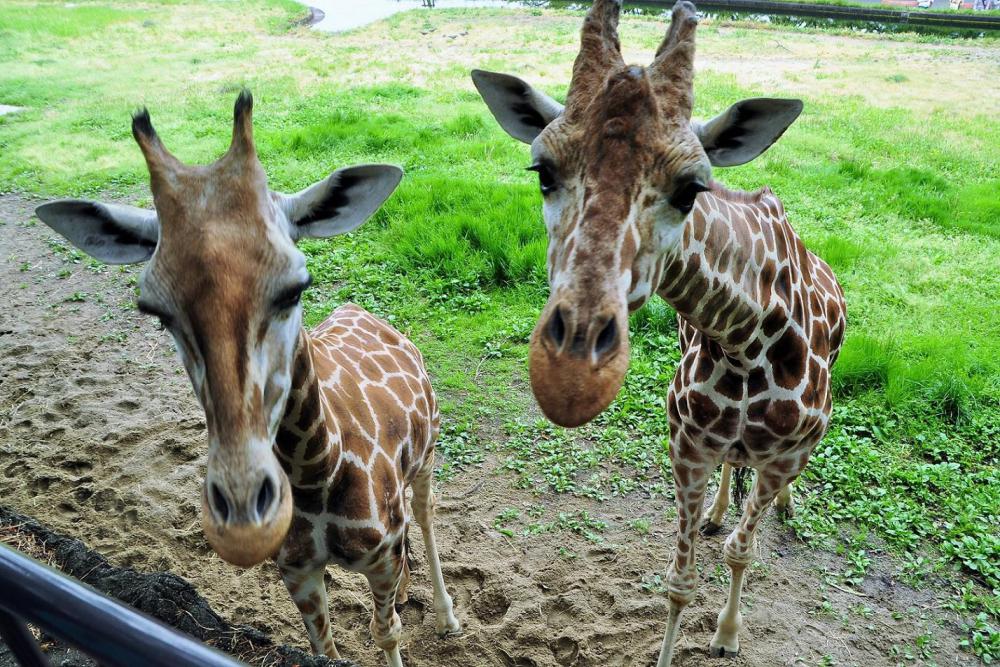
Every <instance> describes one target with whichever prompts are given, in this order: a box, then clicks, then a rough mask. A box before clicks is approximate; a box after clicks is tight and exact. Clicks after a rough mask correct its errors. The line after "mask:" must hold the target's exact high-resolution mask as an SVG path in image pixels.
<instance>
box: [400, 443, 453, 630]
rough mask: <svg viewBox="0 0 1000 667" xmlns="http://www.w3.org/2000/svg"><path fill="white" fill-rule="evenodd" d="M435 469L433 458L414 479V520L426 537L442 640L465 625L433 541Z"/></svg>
mask: <svg viewBox="0 0 1000 667" xmlns="http://www.w3.org/2000/svg"><path fill="white" fill-rule="evenodd" d="M433 469H434V458H433V456H432V457H431V458H430V461H428V463H426V464H425V465H424V467H423V469H422V470H421V471H420V473H419V474H418V475H417V477H416V479H414V480H413V502H412V503H411V504H410V507H411V508H412V509H413V518H414V519H416V521H417V523H418V524H420V530H421V532H423V534H424V547H425V548H426V550H427V562H428V563H429V564H430V568H431V585H432V586H433V588H434V618H435V621H436V625H437V633H438V636H440V637H445V636H447V635H449V634H453V633H456V632H461V630H462V624H461V623H459V622H458V619H457V618H455V609H454V604H453V603H452V600H451V596H450V595H448V589H446V588H445V585H444V575H443V574H441V561H440V559H439V558H438V551H437V541H436V540H435V539H434V489H433V486H432V484H431V474H432V473H433Z"/></svg>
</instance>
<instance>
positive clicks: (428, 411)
mask: <svg viewBox="0 0 1000 667" xmlns="http://www.w3.org/2000/svg"><path fill="white" fill-rule="evenodd" d="M293 387H294V388H293V390H292V392H291V394H290V396H289V400H288V404H287V407H286V410H285V414H284V417H283V419H282V423H281V426H280V428H279V430H278V436H277V439H276V442H275V449H276V452H277V455H278V459H279V461H281V463H282V465H283V467H284V469H285V472H286V473H287V474H288V476H289V480H290V481H291V484H292V488H293V492H292V496H293V508H292V511H293V516H292V522H291V526H290V528H289V531H288V535H287V537H286V538H285V542H284V543H283V544H282V546H281V550H280V551H279V553H278V555H277V563H278V568H279V569H280V571H281V574H282V578H283V579H284V581H285V584H286V586H287V587H288V590H289V593H290V594H291V595H292V599H293V601H294V602H295V603H296V605H297V606H298V608H299V611H300V612H301V613H302V617H303V620H304V621H305V624H306V629H307V632H308V634H309V639H310V642H311V644H312V646H313V649H314V650H315V651H316V652H317V653H322V654H325V655H329V656H336V655H337V650H336V646H335V645H334V643H333V636H332V632H331V626H330V623H329V615H328V611H327V602H326V590H325V587H324V585H323V576H322V575H323V571H324V570H325V567H326V565H327V564H328V563H336V564H337V565H340V566H341V567H343V568H345V569H347V570H350V571H353V572H360V573H362V574H364V575H365V576H366V577H367V578H368V580H369V583H370V584H371V588H372V595H373V597H374V600H375V606H376V609H375V615H374V618H373V620H372V628H371V629H372V635H373V637H374V638H375V642H376V644H378V645H379V646H380V647H381V648H384V649H385V650H386V652H387V654H388V655H389V663H390V665H393V664H397V663H399V656H398V649H397V648H396V647H397V645H398V641H399V634H400V631H401V626H400V621H399V616H398V615H397V613H396V611H395V604H396V603H397V602H400V603H401V602H404V601H405V595H406V590H405V589H406V585H407V583H408V579H409V569H408V565H407V554H406V548H407V547H406V544H407V539H406V538H407V530H408V523H409V522H408V517H407V512H406V508H405V498H406V489H407V487H410V486H412V487H413V489H414V501H413V504H414V507H413V514H414V516H415V517H416V518H417V521H418V523H420V525H421V528H422V529H423V531H424V537H425V543H426V544H427V550H428V560H430V561H431V562H430V565H431V575H432V577H433V579H432V583H433V584H434V607H435V611H436V612H437V613H438V619H439V623H438V631H439V633H440V634H447V633H450V632H456V631H458V629H459V624H458V621H457V620H456V619H455V616H454V612H453V610H452V602H451V598H450V597H449V596H448V594H447V591H445V590H444V585H443V578H442V575H441V566H440V563H439V561H438V557H437V553H436V545H433V544H432V543H433V542H434V538H433V533H432V532H431V531H432V527H431V525H430V522H431V520H432V516H433V498H432V496H431V495H430V483H431V476H432V474H433V469H434V443H435V441H436V439H437V436H438V430H439V424H440V415H439V412H438V407H437V401H436V399H435V396H434V391H433V389H432V388H431V383H430V378H429V377H428V376H427V371H426V370H425V368H424V363H423V358H422V356H421V354H420V351H419V350H417V348H416V347H415V346H414V345H413V343H411V342H410V341H409V340H407V338H406V337H405V336H403V335H402V334H401V333H400V332H398V331H397V330H396V329H395V328H393V327H392V326H390V325H389V324H387V323H385V322H383V321H382V320H380V319H378V318H376V317H374V316H373V315H371V314H370V313H368V312H367V311H365V310H364V309H362V308H360V307H359V306H356V305H354V304H347V305H344V306H341V307H340V308H338V309H337V310H336V311H334V312H333V313H332V314H331V315H330V316H329V317H328V318H327V319H326V320H324V321H323V322H322V323H320V324H319V325H318V326H317V327H316V328H315V329H313V330H312V331H311V332H306V331H305V330H303V331H302V332H301V335H300V337H299V344H298V347H297V349H296V354H295V360H294V362H293ZM400 664H401V663H400Z"/></svg>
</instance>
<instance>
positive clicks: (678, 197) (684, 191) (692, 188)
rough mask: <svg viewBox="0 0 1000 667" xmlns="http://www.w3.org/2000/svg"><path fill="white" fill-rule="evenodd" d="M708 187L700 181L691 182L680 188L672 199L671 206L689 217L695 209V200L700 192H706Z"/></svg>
mask: <svg viewBox="0 0 1000 667" xmlns="http://www.w3.org/2000/svg"><path fill="white" fill-rule="evenodd" d="M706 190H708V186H706V185H705V184H704V183H702V182H700V181H689V182H687V183H685V184H684V185H682V186H681V187H679V188H678V189H677V191H676V192H674V194H673V195H672V196H671V197H670V205H671V206H673V207H674V208H676V209H677V210H678V211H680V212H681V213H683V214H684V215H687V214H688V213H690V212H691V209H693V208H694V200H695V199H696V198H697V197H698V193H699V192H705V191H706Z"/></svg>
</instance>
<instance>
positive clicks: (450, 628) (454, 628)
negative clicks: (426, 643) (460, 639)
mask: <svg viewBox="0 0 1000 667" xmlns="http://www.w3.org/2000/svg"><path fill="white" fill-rule="evenodd" d="M460 634H462V624H461V623H459V622H458V619H457V618H455V617H454V616H453V615H452V614H448V615H447V617H446V618H445V619H443V622H442V623H438V626H437V636H438V637H440V638H441V639H444V638H445V637H453V636H455V635H460Z"/></svg>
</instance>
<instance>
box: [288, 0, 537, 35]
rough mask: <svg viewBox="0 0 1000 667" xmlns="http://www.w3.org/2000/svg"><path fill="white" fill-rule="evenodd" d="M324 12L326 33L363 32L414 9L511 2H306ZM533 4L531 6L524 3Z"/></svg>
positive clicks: (412, 0) (499, 4)
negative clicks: (374, 24)
mask: <svg viewBox="0 0 1000 667" xmlns="http://www.w3.org/2000/svg"><path fill="white" fill-rule="evenodd" d="M303 4H305V5H310V6H312V7H315V8H317V9H319V10H320V11H322V12H323V13H324V14H325V16H324V17H323V20H322V21H320V22H319V23H317V24H316V26H315V27H316V28H317V29H319V30H324V31H326V32H340V31H342V30H350V29H352V28H359V27H361V26H363V25H367V24H369V23H373V22H375V21H378V20H380V19H384V18H387V17H389V16H392V15H393V14H397V13H399V12H405V11H407V10H410V9H424V10H427V9H430V8H431V7H434V8H438V9H447V8H452V7H506V6H510V5H511V4H522V3H511V2H509V1H507V0H303ZM523 4H531V3H523Z"/></svg>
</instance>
